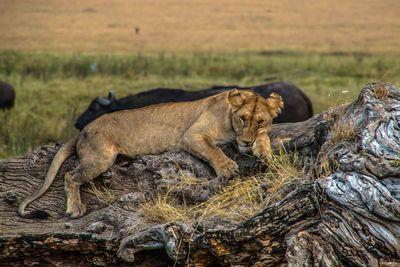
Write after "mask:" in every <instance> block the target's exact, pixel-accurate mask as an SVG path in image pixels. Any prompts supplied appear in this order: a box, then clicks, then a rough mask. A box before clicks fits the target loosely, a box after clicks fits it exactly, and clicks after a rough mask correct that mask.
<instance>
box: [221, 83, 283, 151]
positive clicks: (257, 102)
mask: <svg viewBox="0 0 400 267" xmlns="http://www.w3.org/2000/svg"><path fill="white" fill-rule="evenodd" d="M228 102H229V104H230V105H231V107H232V112H233V114H232V126H233V129H234V131H235V133H236V141H237V144H238V147H239V151H240V152H242V153H245V152H247V151H249V150H250V149H251V147H252V145H253V143H254V141H255V140H256V138H257V137H258V136H259V135H260V134H262V133H264V134H266V133H268V132H269V131H270V129H271V125H272V120H273V119H274V118H275V117H277V116H278V114H279V112H280V111H281V108H282V107H283V101H282V98H281V96H280V95H278V94H276V93H272V94H271V95H270V96H269V97H268V98H267V99H265V98H264V97H262V96H260V95H258V94H257V93H254V92H252V91H247V90H236V89H235V90H232V91H230V92H229V93H228Z"/></svg>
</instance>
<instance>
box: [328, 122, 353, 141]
mask: <svg viewBox="0 0 400 267" xmlns="http://www.w3.org/2000/svg"><path fill="white" fill-rule="evenodd" d="M356 135H357V134H356V129H355V127H354V123H353V122H352V121H351V120H343V119H338V120H337V122H336V123H335V124H334V125H333V128H332V142H333V143H339V142H341V141H346V140H347V141H349V140H354V138H356Z"/></svg>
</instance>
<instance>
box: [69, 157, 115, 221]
mask: <svg viewBox="0 0 400 267" xmlns="http://www.w3.org/2000/svg"><path fill="white" fill-rule="evenodd" d="M80 157H81V159H80V165H79V166H78V167H77V168H76V169H75V170H73V171H71V172H69V173H66V174H65V191H66V193H67V211H66V214H67V215H68V216H70V217H71V218H78V217H81V216H82V215H83V214H85V212H86V205H85V204H83V203H82V201H81V194H80V191H79V189H80V186H81V185H82V184H84V183H87V182H89V181H91V180H93V179H94V178H96V177H97V176H99V175H100V174H102V173H103V172H105V171H106V170H107V169H109V168H110V167H111V166H112V165H113V163H114V161H115V158H116V157H117V154H116V153H103V154H102V155H100V153H99V152H97V154H92V155H91V156H90V157H88V158H86V157H84V155H80Z"/></svg>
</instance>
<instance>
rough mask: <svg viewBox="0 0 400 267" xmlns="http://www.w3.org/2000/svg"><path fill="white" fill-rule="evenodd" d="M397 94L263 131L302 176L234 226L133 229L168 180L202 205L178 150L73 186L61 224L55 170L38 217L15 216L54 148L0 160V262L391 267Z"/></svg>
mask: <svg viewBox="0 0 400 267" xmlns="http://www.w3.org/2000/svg"><path fill="white" fill-rule="evenodd" d="M399 137H400V91H399V90H398V89H397V88H395V87H393V86H390V85H386V84H381V83H378V84H370V85H367V86H366V87H365V88H364V89H363V90H362V92H361V94H360V96H359V98H358V99H357V100H356V101H355V102H354V103H351V104H348V105H343V106H340V107H338V108H336V109H333V110H331V111H327V112H325V113H322V114H319V115H317V116H314V117H313V118H311V119H310V120H308V121H306V122H301V123H293V124H279V125H274V127H273V129H272V131H271V140H272V144H273V147H274V148H275V149H279V147H281V146H284V147H285V149H286V150H287V151H288V152H296V154H297V155H298V157H299V159H300V162H301V166H302V168H303V175H302V176H301V177H299V179H295V180H294V181H293V182H292V183H290V184H289V185H287V186H286V187H284V188H282V189H281V191H280V192H281V195H282V196H284V197H283V198H281V199H280V200H279V201H277V202H276V203H273V204H272V205H271V204H270V205H267V206H265V207H264V208H263V209H262V210H260V212H258V213H257V214H255V215H253V216H252V217H250V218H248V219H246V220H243V221H241V222H239V223H236V222H232V221H229V220H224V219H221V218H220V217H210V218H208V219H207V220H204V221H201V222H199V221H197V222H195V223H193V222H192V223H190V224H189V223H188V222H185V221H171V222H167V223H162V224H161V223H156V222H149V221H147V222H146V223H143V222H144V221H143V217H145V216H146V214H144V213H143V209H140V206H141V205H142V204H143V203H148V202H149V201H153V200H154V199H156V198H157V195H158V194H160V193H162V192H166V191H167V190H170V189H171V184H172V185H174V184H178V183H179V181H180V180H181V179H182V175H189V176H195V177H198V178H199V179H202V180H204V181H205V183H203V184H202V185H201V186H198V185H193V186H188V187H187V188H179V190H178V191H177V192H176V194H174V197H175V198H176V199H178V200H179V201H182V200H183V199H184V201H185V202H187V203H189V204H190V203H198V202H201V201H205V200H206V199H208V198H209V197H210V195H211V189H212V186H211V183H209V182H208V183H207V181H212V179H213V178H214V177H215V174H214V173H213V171H212V169H211V168H210V167H209V166H208V165H207V164H205V163H204V162H202V161H200V160H198V159H196V158H194V157H192V156H190V155H188V154H187V153H185V152H167V153H164V154H162V155H148V156H140V157H138V158H135V159H125V158H120V159H119V160H118V161H117V163H116V164H115V165H114V166H113V167H112V168H111V169H110V170H109V171H108V172H107V173H105V174H103V175H102V176H101V178H100V179H98V181H97V182H96V183H97V185H99V184H100V185H101V186H102V187H103V188H104V187H107V188H108V189H107V190H108V191H107V194H105V192H106V191H103V192H102V194H99V193H98V192H99V190H98V188H96V186H93V185H92V186H86V187H85V188H84V189H83V193H82V201H83V202H84V203H87V204H88V212H87V215H85V216H84V217H82V218H80V219H76V220H70V219H68V218H67V217H65V215H64V212H65V194H64V192H63V179H62V177H63V174H64V173H65V172H67V171H69V170H71V169H72V168H73V167H75V166H76V164H77V159H76V158H75V157H71V158H70V159H68V160H67V161H66V162H65V163H64V165H63V167H62V169H61V170H60V172H59V174H58V175H57V178H56V180H55V182H54V184H53V185H52V186H51V188H50V190H49V191H48V192H47V193H46V194H45V195H44V196H43V197H41V198H40V199H38V200H37V201H35V202H33V203H32V204H31V206H30V208H36V209H45V210H46V211H49V213H50V215H51V217H50V218H49V219H46V220H42V221H39V220H34V219H26V218H20V217H18V216H17V214H16V210H17V206H18V203H20V201H21V200H22V199H23V198H25V197H26V196H27V195H29V194H31V193H32V192H33V191H35V190H36V189H37V188H38V187H39V186H40V185H41V183H42V181H43V178H44V176H45V172H46V170H47V169H48V167H49V164H50V162H51V160H52V158H53V156H54V154H55V152H56V151H57V150H58V148H59V146H58V145H56V146H43V147H41V148H40V149H38V150H37V151H35V152H33V153H31V154H29V155H26V156H24V157H21V158H16V159H9V160H2V161H0V198H1V200H2V201H0V210H1V214H0V249H1V254H0V264H1V265H4V264H10V263H12V264H13V266H14V265H15V266H22V265H44V264H47V265H61V264H64V265H68V264H74V265H77V264H80V265H83V266H84V265H100V266H106V265H110V264H111V265H112V264H118V265H121V266H124V265H129V264H131V263H132V262H133V263H134V264H135V265H137V266H171V265H174V264H176V265H196V266H218V265H219V266H228V265H235V266H248V265H255V266H265V265H267V266H276V265H280V264H283V265H286V264H287V265H289V266H342V265H347V266H379V265H380V266H393V265H392V264H394V263H396V262H397V264H399V262H400V205H399V204H400V202H399V201H400V178H399V174H400V154H399V151H400V141H399ZM225 151H226V153H227V154H228V155H229V156H230V157H232V158H234V159H235V160H236V161H237V162H238V163H239V165H240V167H241V174H243V175H250V174H252V173H253V172H255V171H259V169H260V168H263V167H262V166H261V167H260V166H258V165H257V163H256V161H255V159H254V158H252V157H249V156H242V155H238V154H236V152H235V150H234V148H233V147H226V148H225Z"/></svg>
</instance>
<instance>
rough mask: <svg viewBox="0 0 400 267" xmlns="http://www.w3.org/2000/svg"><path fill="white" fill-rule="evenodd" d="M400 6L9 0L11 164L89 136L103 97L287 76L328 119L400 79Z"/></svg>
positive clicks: (1, 45)
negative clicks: (80, 126) (376, 86)
mask: <svg viewBox="0 0 400 267" xmlns="http://www.w3.org/2000/svg"><path fill="white" fill-rule="evenodd" d="M398 10H400V2H399V1H390V0H386V1H380V0H371V1H345V0H337V1H331V0H328V1H306V0H299V1H289V0H283V1H278V0H274V1H262V0H259V1H255V0H249V1H239V0H232V1H208V0H205V1H136V0H116V1H104V0H86V1H77V0H68V1H66V0H65V1H64V0H57V1H53V0H27V1H15V0H1V1H0V14H1V15H0V34H1V41H0V79H1V80H4V81H6V82H9V83H11V84H12V85H13V86H14V87H15V89H16V91H17V100H16V105H15V108H14V109H12V110H10V111H0V158H7V157H12V156H16V155H20V154H23V153H26V152H28V151H30V150H32V149H35V148H36V147H38V146H39V145H41V144H47V143H52V142H56V141H66V140H67V139H68V138H70V137H71V136H73V135H75V134H77V131H76V130H75V129H74V127H73V123H74V120H75V119H76V117H77V116H78V115H79V114H80V113H81V112H82V111H83V110H84V109H85V108H86V107H87V105H88V104H89V103H90V101H91V100H92V99H93V98H94V97H95V96H97V95H106V94H107V92H108V90H109V89H110V88H113V89H114V91H115V92H116V94H117V96H118V97H123V96H125V95H127V94H134V93H138V92H139V91H143V90H148V89H152V88H155V87H172V88H186V89H189V90H197V89H204V88H208V87H210V86H212V85H231V84H238V85H242V86H244V85H256V84H260V83H265V82H273V81H287V82H291V83H293V84H295V85H297V86H298V87H300V88H301V89H302V90H303V91H304V92H306V93H307V94H308V95H309V96H310V98H311V100H312V102H313V105H314V110H315V112H316V113H318V112H321V111H323V110H326V109H328V108H329V107H331V106H335V105H338V104H341V103H344V102H347V101H351V100H353V99H354V98H355V97H356V96H357V94H358V92H359V89H361V88H362V86H363V85H364V84H366V83H368V82H371V81H376V80H383V81H388V82H390V83H393V84H395V85H399V81H400V60H399V59H398V58H399V55H400V50H399V47H400V20H399V19H398Z"/></svg>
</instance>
